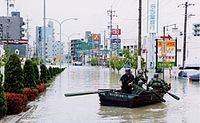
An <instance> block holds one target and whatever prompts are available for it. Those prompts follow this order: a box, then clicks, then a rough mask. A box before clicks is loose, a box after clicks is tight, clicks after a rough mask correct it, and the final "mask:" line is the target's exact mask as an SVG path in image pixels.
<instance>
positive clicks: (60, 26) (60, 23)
mask: <svg viewBox="0 0 200 123" xmlns="http://www.w3.org/2000/svg"><path fill="white" fill-rule="evenodd" d="M46 19H49V20H53V21H55V22H57V23H58V24H59V28H60V33H59V34H60V58H59V62H60V68H61V38H62V24H63V23H64V22H66V21H68V20H78V18H68V19H65V20H62V21H58V20H56V19H53V18H46Z"/></svg>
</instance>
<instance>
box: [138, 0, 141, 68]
mask: <svg viewBox="0 0 200 123" xmlns="http://www.w3.org/2000/svg"><path fill="white" fill-rule="evenodd" d="M138 10H139V18H138V69H141V68H142V65H141V61H142V58H141V43H142V41H141V39H142V38H141V34H142V0H139V9H138Z"/></svg>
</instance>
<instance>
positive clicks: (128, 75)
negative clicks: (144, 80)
mask: <svg viewBox="0 0 200 123" xmlns="http://www.w3.org/2000/svg"><path fill="white" fill-rule="evenodd" d="M133 82H134V75H133V74H132V72H131V68H130V67H127V68H125V74H124V75H122V76H121V78H120V83H121V84H122V85H121V90H122V92H124V93H129V94H131V93H132V83H133Z"/></svg>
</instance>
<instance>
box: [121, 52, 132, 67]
mask: <svg viewBox="0 0 200 123" xmlns="http://www.w3.org/2000/svg"><path fill="white" fill-rule="evenodd" d="M122 54H123V57H124V64H127V65H131V64H132V54H131V52H130V50H129V49H123V51H122Z"/></svg>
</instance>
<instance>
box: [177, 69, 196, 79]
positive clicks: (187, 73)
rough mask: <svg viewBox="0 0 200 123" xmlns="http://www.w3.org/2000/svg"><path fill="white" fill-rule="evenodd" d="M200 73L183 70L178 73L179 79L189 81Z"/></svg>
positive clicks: (192, 70)
mask: <svg viewBox="0 0 200 123" xmlns="http://www.w3.org/2000/svg"><path fill="white" fill-rule="evenodd" d="M198 73H199V71H198V70H195V69H183V70H180V71H179V73H178V78H179V79H189V78H190V77H191V76H192V75H196V74H198Z"/></svg>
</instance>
